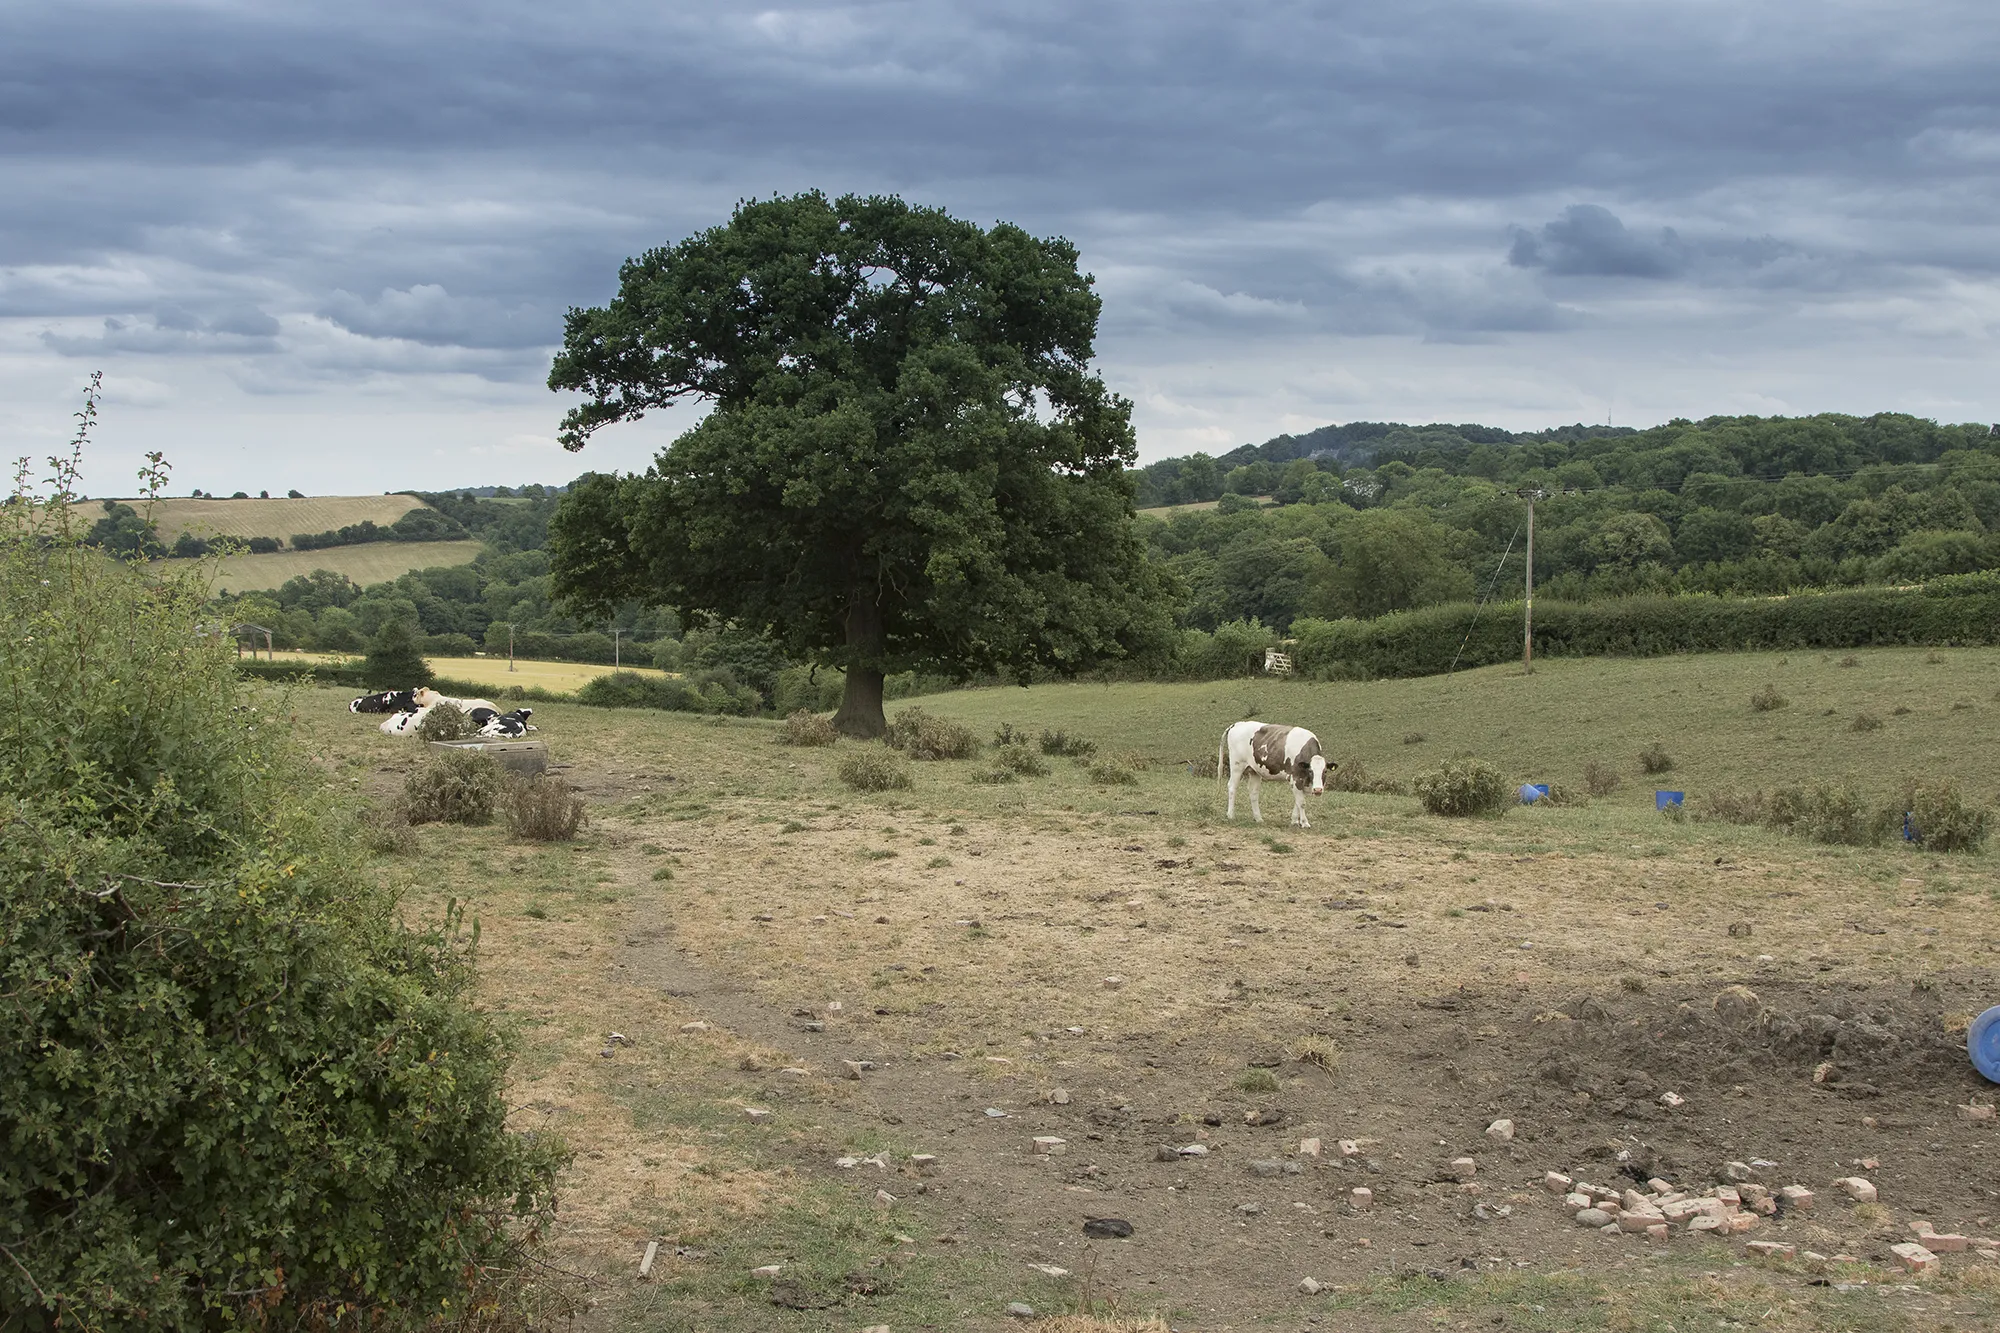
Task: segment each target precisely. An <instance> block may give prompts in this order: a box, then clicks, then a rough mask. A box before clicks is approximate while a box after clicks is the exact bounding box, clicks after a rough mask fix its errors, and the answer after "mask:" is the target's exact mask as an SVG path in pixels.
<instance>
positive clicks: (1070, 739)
mask: <svg viewBox="0 0 2000 1333" xmlns="http://www.w3.org/2000/svg"><path fill="white" fill-rule="evenodd" d="M1042 753H1043V754H1052V755H1055V756H1056V757H1057V758H1059V759H1088V758H1090V756H1092V755H1094V754H1096V753H1097V742H1096V741H1093V740H1086V739H1084V738H1083V737H1082V736H1072V735H1070V734H1069V733H1068V732H1066V731H1043V732H1042Z"/></svg>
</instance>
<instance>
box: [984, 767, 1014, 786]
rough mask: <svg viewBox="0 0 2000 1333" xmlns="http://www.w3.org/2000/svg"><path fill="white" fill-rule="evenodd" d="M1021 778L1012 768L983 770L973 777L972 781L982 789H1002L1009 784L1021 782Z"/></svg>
mask: <svg viewBox="0 0 2000 1333" xmlns="http://www.w3.org/2000/svg"><path fill="white" fill-rule="evenodd" d="M1020 780H1021V779H1020V776H1019V775H1018V774H1016V773H1015V772H1014V770H1012V769H1010V768H988V769H982V770H980V771H979V772H977V773H974V774H973V775H972V781H974V782H976V783H978V784H979V785H980V786H982V787H1002V786H1005V785H1006V784H1007V783H1009V782H1019V781H1020Z"/></svg>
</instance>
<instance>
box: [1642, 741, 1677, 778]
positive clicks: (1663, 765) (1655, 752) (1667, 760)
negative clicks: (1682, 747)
mask: <svg viewBox="0 0 2000 1333" xmlns="http://www.w3.org/2000/svg"><path fill="white" fill-rule="evenodd" d="M1639 767H1640V768H1643V769H1645V770H1646V772H1648V773H1650V774H1652V775H1653V776H1654V777H1658V776H1659V775H1660V774H1662V773H1671V772H1673V771H1674V757H1673V756H1672V755H1670V754H1668V753H1667V747H1666V746H1664V745H1662V744H1660V743H1659V742H1658V741H1654V742H1653V743H1652V744H1651V745H1648V746H1647V747H1646V748H1645V749H1643V750H1641V751H1639Z"/></svg>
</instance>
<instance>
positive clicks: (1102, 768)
mask: <svg viewBox="0 0 2000 1333" xmlns="http://www.w3.org/2000/svg"><path fill="white" fill-rule="evenodd" d="M1090 780H1091V781H1092V782H1094V783H1096V784H1097V785H1098V786H1100V787H1136V786H1138V785H1139V775H1138V774H1137V773H1134V772H1133V771H1132V769H1131V766H1130V765H1128V764H1121V763H1117V762H1115V761H1113V760H1109V759H1106V760H1102V761H1100V762H1098V763H1095V764H1092V765H1091V766H1090Z"/></svg>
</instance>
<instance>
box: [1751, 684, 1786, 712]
mask: <svg viewBox="0 0 2000 1333" xmlns="http://www.w3.org/2000/svg"><path fill="white" fill-rule="evenodd" d="M1790 702H1791V700H1789V699H1787V698H1786V697H1785V696H1784V695H1782V694H1780V693H1778V687H1777V686H1775V685H1768V684H1767V685H1765V686H1764V688H1763V689H1761V690H1758V691H1757V692H1756V693H1755V694H1753V695H1751V696H1750V707H1751V709H1752V710H1753V711H1755V712H1759V713H1775V712H1776V711H1778V710H1779V709H1780V708H1783V707H1785V705H1787V704H1789V703H1790Z"/></svg>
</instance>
